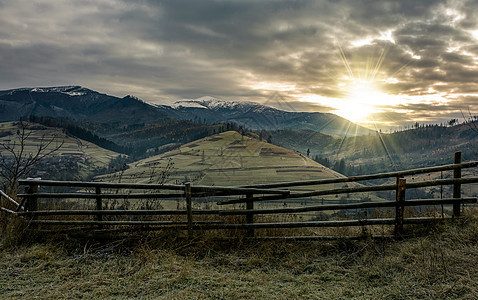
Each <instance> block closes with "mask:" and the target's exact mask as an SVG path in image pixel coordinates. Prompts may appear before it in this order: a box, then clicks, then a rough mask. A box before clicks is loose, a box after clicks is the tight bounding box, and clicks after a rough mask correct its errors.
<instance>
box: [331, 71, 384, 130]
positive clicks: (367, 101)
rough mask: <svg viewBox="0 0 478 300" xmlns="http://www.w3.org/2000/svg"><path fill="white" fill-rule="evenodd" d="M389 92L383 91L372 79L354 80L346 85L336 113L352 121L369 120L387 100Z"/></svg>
mask: <svg viewBox="0 0 478 300" xmlns="http://www.w3.org/2000/svg"><path fill="white" fill-rule="evenodd" d="M386 98H387V94H385V93H383V92H381V91H380V90H379V89H378V88H377V87H376V86H375V85H374V83H373V82H372V81H365V80H353V81H352V82H351V83H350V84H348V85H347V87H346V93H345V97H344V99H343V100H342V101H341V103H340V105H339V107H337V110H336V111H335V113H336V114H337V115H339V116H341V117H343V118H346V119H348V120H350V121H352V122H359V123H360V122H367V121H369V119H370V115H371V114H373V113H376V112H378V107H379V106H380V105H381V104H382V105H383V103H384V102H385V101H386Z"/></svg>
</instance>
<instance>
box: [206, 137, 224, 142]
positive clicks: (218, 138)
mask: <svg viewBox="0 0 478 300" xmlns="http://www.w3.org/2000/svg"><path fill="white" fill-rule="evenodd" d="M220 140H222V138H220V137H213V138H210V139H208V140H207V141H208V142H217V141H220Z"/></svg>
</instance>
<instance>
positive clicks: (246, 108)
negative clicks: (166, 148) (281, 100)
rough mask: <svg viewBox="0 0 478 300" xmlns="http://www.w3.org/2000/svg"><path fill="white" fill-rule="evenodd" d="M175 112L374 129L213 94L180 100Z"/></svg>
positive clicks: (251, 124)
mask: <svg viewBox="0 0 478 300" xmlns="http://www.w3.org/2000/svg"><path fill="white" fill-rule="evenodd" d="M174 108H175V113H176V114H175V116H176V117H178V118H183V119H184V118H186V119H191V120H205V121H206V122H224V121H233V122H236V123H238V124H241V125H244V126H246V127H247V128H250V129H256V130H257V129H266V130H274V129H285V128H288V129H294V130H299V129H305V130H314V131H316V132H322V133H325V134H332V135H338V136H356V135H365V134H369V133H372V132H374V131H372V130H370V129H367V128H364V127H361V126H359V125H357V124H354V123H352V122H350V121H348V120H346V119H344V118H341V117H339V116H337V115H334V114H330V113H320V112H289V111H284V110H279V109H275V108H272V107H268V106H264V105H261V104H258V103H254V102H246V101H241V102H233V101H224V100H220V99H216V98H212V97H202V98H199V99H196V100H182V101H178V102H176V103H175V105H174Z"/></svg>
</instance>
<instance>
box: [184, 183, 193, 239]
mask: <svg viewBox="0 0 478 300" xmlns="http://www.w3.org/2000/svg"><path fill="white" fill-rule="evenodd" d="M184 194H185V197H186V214H187V218H188V239H189V240H191V239H192V238H193V206H192V199H191V183H190V182H186V183H185V184H184Z"/></svg>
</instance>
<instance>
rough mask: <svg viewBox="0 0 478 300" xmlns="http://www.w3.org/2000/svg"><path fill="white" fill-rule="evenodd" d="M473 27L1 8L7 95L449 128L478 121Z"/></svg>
mask: <svg viewBox="0 0 478 300" xmlns="http://www.w3.org/2000/svg"><path fill="white" fill-rule="evenodd" d="M477 20H478V1H476V0H475V1H433V0H427V1H416V0H405V1H386V0H380V1H371V0H362V1H356V0H355V1H322V0H320V1H319V0H318V1H255V0H253V1H245V0H237V1H198V0H184V1H183V0H171V1H152V0H151V1H132V0H127V1H126V0H125V1H120V0H107V1H93V0H91V1H59V0H57V1H54V0H50V1H46V0H44V1H32V0H0V66H1V68H0V89H12V88H18V87H36V86H57V85H82V86H84V87H87V88H90V89H93V90H96V91H99V92H102V93H108V94H112V95H115V96H119V97H123V96H125V95H128V94H131V95H134V96H137V97H139V98H141V99H143V100H145V101H148V102H154V103H171V102H172V101H175V100H179V99H194V98H199V97H202V96H206V95H207V96H213V97H218V98H223V99H228V100H249V101H255V102H261V103H267V104H270V105H272V106H276V107H283V108H287V109H289V110H290V109H293V110H296V111H321V112H335V113H338V114H339V115H342V116H344V117H349V118H350V119H352V120H354V121H358V122H362V123H363V124H367V123H368V126H371V125H370V123H369V122H371V121H372V120H373V121H375V122H376V123H377V124H378V126H379V127H381V128H385V127H387V126H397V125H403V124H410V123H412V122H415V121H418V122H420V123H423V122H442V121H444V120H449V119H451V118H455V117H460V118H461V112H460V111H464V112H465V113H466V114H468V109H470V110H471V111H472V113H474V114H478V21H477ZM367 95H368V96H367ZM365 98H367V99H365ZM286 103H289V104H290V106H289V105H286ZM364 114H367V116H364Z"/></svg>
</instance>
